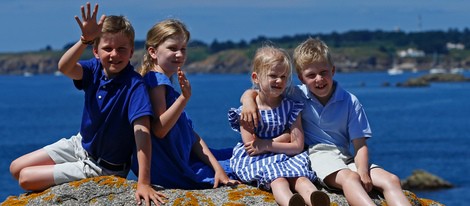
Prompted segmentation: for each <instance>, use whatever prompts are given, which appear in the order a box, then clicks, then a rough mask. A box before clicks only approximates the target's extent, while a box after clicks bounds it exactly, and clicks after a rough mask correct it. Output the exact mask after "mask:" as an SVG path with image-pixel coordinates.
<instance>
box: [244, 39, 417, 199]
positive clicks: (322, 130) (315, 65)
mask: <svg viewBox="0 0 470 206" xmlns="http://www.w3.org/2000/svg"><path fill="white" fill-rule="evenodd" d="M294 63H295V67H296V71H297V75H298V77H299V79H300V81H301V82H302V85H299V86H297V87H296V88H295V89H294V91H293V92H292V93H291V94H288V97H289V98H292V99H294V100H297V101H302V102H304V105H305V108H304V110H303V111H302V127H303V129H304V136H305V143H306V144H307V145H308V151H309V157H310V161H311V165H312V169H313V170H315V172H316V173H317V176H318V178H319V179H320V180H321V181H322V182H323V184H324V185H325V186H327V187H328V188H335V189H340V190H342V191H343V192H344V195H345V197H346V199H347V201H348V203H349V204H350V205H370V206H372V205H375V203H374V202H373V201H372V200H371V198H370V197H369V195H368V194H367V193H368V192H370V191H371V190H372V188H377V189H378V190H379V191H381V192H382V193H383V194H384V196H385V199H386V201H387V204H389V205H410V203H409V201H408V199H407V198H406V196H405V195H404V194H403V190H402V188H401V184H400V180H399V178H398V177H397V176H396V175H394V174H392V173H390V172H387V171H386V170H384V169H383V168H380V167H378V166H377V165H374V164H369V154H368V147H367V144H366V140H367V139H368V138H370V137H372V132H371V129H370V126H369V122H368V120H367V117H366V114H365V112H364V109H363V107H362V105H361V103H360V102H359V100H358V99H357V98H356V96H354V95H353V94H351V93H349V92H348V91H346V90H344V89H343V88H341V87H340V85H339V83H338V82H336V81H334V80H333V76H334V74H335V66H334V64H333V61H332V60H331V57H330V52H329V48H328V47H327V45H326V44H325V43H323V42H322V41H320V40H318V39H313V38H309V39H307V40H306V41H304V42H303V43H301V44H300V45H299V46H298V47H297V48H296V49H295V51H294ZM255 95H256V92H253V91H249V92H246V93H245V94H244V95H243V97H242V103H243V108H244V110H245V111H244V115H242V120H243V121H247V122H250V121H251V120H253V122H257V119H258V112H257V111H256V110H257V109H256V107H255V104H254V101H253V96H255ZM246 124H248V123H246ZM351 142H352V144H353V145H354V152H355V154H354V155H353V154H352V153H351V151H350V147H349V145H350V143H351Z"/></svg>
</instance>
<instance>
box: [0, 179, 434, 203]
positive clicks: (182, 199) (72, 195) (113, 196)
mask: <svg viewBox="0 0 470 206" xmlns="http://www.w3.org/2000/svg"><path fill="white" fill-rule="evenodd" d="M136 187H137V182H136V181H134V180H126V179H123V178H119V177H115V176H103V177H94V178H88V179H84V180H80V181H75V182H70V183H65V184H62V185H57V186H54V187H51V188H49V189H47V190H45V191H42V192H37V193H26V194H21V195H20V196H10V197H8V198H7V199H6V200H5V201H4V202H3V203H2V204H1V205H2V206H6V205H8V206H10V205H32V206H35V205H98V206H99V205H136V202H135V199H134V192H135V189H136ZM156 188H157V187H156ZM157 189H159V190H160V191H161V192H162V193H163V194H165V195H166V196H167V197H168V199H167V203H166V204H165V205H175V206H179V205H215V206H219V205H224V206H229V205H232V206H241V205H249V206H271V205H272V206H276V205H277V204H276V202H275V200H274V197H273V196H272V193H270V192H266V191H263V190H260V189H258V188H256V187H253V186H250V185H245V184H241V185H237V186H223V187H219V188H216V189H205V190H179V189H162V188H157ZM324 191H325V190H324ZM325 192H326V191H325ZM403 192H404V193H405V194H406V196H407V197H408V199H409V200H410V202H411V203H412V205H414V206H418V205H419V206H442V204H440V203H438V202H435V201H432V200H428V199H422V198H417V197H416V195H415V194H413V193H412V192H409V191H406V190H404V191H403ZM327 193H328V195H329V196H330V199H331V205H339V206H341V205H345V206H346V205H348V204H347V203H346V199H345V198H344V196H343V195H342V194H341V193H330V192H327ZM370 195H371V197H372V198H373V200H374V202H375V203H376V204H377V205H386V203H385V200H384V199H383V196H382V195H381V194H379V193H378V192H372V193H371V194H370ZM152 205H153V204H152Z"/></svg>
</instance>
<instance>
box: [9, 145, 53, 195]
mask: <svg viewBox="0 0 470 206" xmlns="http://www.w3.org/2000/svg"><path fill="white" fill-rule="evenodd" d="M54 164H55V163H54V161H53V160H52V159H51V157H49V155H48V154H47V153H46V151H45V150H44V149H39V150H36V151H34V152H31V153H28V154H26V155H23V156H21V157H19V158H18V159H16V160H14V161H13V162H12V163H11V165H10V173H11V174H12V175H13V177H14V178H15V179H17V180H18V182H19V184H20V186H21V187H22V188H23V189H25V190H44V189H46V188H48V187H50V186H52V185H54V184H55V183H54V173H53V171H54Z"/></svg>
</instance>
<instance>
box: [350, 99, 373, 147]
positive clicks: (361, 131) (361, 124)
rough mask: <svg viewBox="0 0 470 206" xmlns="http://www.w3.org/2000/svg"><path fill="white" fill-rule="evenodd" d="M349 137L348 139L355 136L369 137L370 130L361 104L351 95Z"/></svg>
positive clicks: (355, 137)
mask: <svg viewBox="0 0 470 206" xmlns="http://www.w3.org/2000/svg"><path fill="white" fill-rule="evenodd" d="M349 115H350V116H349V124H348V128H349V137H350V141H352V140H353V139H357V138H362V137H366V138H370V137H372V131H371V128H370V125H369V120H368V119H367V116H366V113H365V111H364V108H363V106H362V104H361V103H360V102H359V100H358V99H357V98H355V97H354V96H353V97H352V105H351V107H350V114H349Z"/></svg>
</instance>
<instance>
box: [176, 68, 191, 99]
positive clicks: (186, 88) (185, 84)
mask: <svg viewBox="0 0 470 206" xmlns="http://www.w3.org/2000/svg"><path fill="white" fill-rule="evenodd" d="M178 82H179V83H180V88H181V94H182V95H183V96H184V97H185V98H186V99H189V97H191V84H189V80H188V79H187V78H186V75H185V74H184V72H183V71H182V70H181V67H178Z"/></svg>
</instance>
